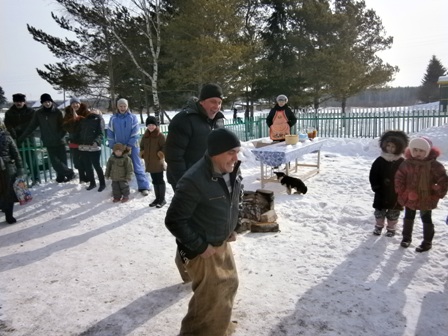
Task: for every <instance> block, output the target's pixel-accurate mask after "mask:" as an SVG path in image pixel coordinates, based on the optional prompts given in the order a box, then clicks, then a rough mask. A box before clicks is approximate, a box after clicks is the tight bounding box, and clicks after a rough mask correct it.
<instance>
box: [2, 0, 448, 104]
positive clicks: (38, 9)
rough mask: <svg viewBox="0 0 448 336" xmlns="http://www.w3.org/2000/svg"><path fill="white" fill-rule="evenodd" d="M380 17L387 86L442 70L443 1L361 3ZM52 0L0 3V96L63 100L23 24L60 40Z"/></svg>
mask: <svg viewBox="0 0 448 336" xmlns="http://www.w3.org/2000/svg"><path fill="white" fill-rule="evenodd" d="M366 5H367V8H372V9H374V10H375V11H376V13H377V14H378V15H379V17H380V18H381V19H382V22H383V25H384V27H385V30H386V33H387V35H391V36H393V37H394V44H393V46H392V48H391V49H390V50H387V51H385V52H381V53H380V54H379V56H380V57H381V58H382V59H383V60H384V61H385V62H387V63H389V64H391V65H394V66H398V67H399V68H400V72H399V73H398V74H397V75H396V77H395V80H394V81H393V82H391V83H389V85H391V86H419V85H420V84H421V80H422V78H423V75H424V73H425V72H426V67H427V66H428V63H429V61H430V59H431V58H432V55H436V57H438V58H439V60H440V61H441V62H442V64H443V65H444V66H445V67H448V43H446V41H448V20H447V19H446V13H447V12H448V2H447V1H445V0H427V1H425V2H424V4H422V2H421V1H418V0H366ZM59 10H60V7H59V5H58V4H57V3H56V2H55V1H54V0H2V1H1V2H0V45H1V46H2V56H1V59H0V86H1V87H2V88H3V90H4V91H5V94H6V97H7V98H8V99H11V96H12V94H14V93H17V92H22V93H24V94H26V96H27V99H29V100H36V99H39V97H40V95H41V94H42V93H45V92H47V93H50V94H51V95H52V97H53V99H60V100H62V99H63V92H57V91H55V90H53V88H52V87H51V85H49V84H48V83H47V82H45V81H44V80H43V79H41V78H40V77H39V75H38V74H37V72H36V68H39V69H45V68H44V64H51V63H55V62H57V61H58V60H57V59H55V58H54V57H53V55H52V54H51V53H50V51H49V50H48V49H47V48H46V47H45V46H44V45H42V44H40V43H39V42H36V41H34V40H33V38H32V36H31V35H30V34H29V33H28V30H27V28H26V24H27V23H28V24H30V25H31V26H34V27H36V28H40V29H42V30H44V31H45V32H47V33H50V34H51V35H54V36H59V37H65V36H64V35H63V34H64V32H65V31H63V30H62V29H60V28H59V26H58V25H57V24H56V23H55V22H54V20H53V19H52V18H51V11H55V12H57V13H60V12H59Z"/></svg>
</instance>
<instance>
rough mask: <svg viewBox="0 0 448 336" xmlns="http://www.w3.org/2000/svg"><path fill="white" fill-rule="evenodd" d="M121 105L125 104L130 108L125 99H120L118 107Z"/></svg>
mask: <svg viewBox="0 0 448 336" xmlns="http://www.w3.org/2000/svg"><path fill="white" fill-rule="evenodd" d="M120 104H125V105H126V106H129V103H128V100H127V99H124V98H121V99H118V101H117V106H118V105H120Z"/></svg>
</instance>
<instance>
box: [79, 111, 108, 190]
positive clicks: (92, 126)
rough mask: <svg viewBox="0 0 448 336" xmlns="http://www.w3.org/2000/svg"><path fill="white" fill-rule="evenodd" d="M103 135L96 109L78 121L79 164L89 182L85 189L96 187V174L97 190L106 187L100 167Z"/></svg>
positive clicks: (100, 120)
mask: <svg viewBox="0 0 448 336" xmlns="http://www.w3.org/2000/svg"><path fill="white" fill-rule="evenodd" d="M103 137H104V121H103V117H102V116H101V114H100V113H99V111H98V110H96V109H93V110H91V111H89V112H87V114H86V115H85V117H84V118H82V119H81V120H80V122H79V137H78V143H79V147H78V149H79V154H80V156H81V165H82V166H83V167H84V170H85V173H86V180H87V182H89V183H90V184H89V186H88V187H87V190H92V189H93V188H95V187H96V182H95V176H94V174H93V168H95V171H96V174H97V175H98V180H99V183H100V186H99V187H98V191H103V190H104V189H105V188H106V181H105V179H104V172H103V168H102V167H101V163H100V158H101V144H102V143H103Z"/></svg>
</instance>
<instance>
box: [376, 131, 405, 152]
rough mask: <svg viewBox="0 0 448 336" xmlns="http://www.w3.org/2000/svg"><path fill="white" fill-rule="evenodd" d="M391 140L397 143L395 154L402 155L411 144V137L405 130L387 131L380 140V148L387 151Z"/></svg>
mask: <svg viewBox="0 0 448 336" xmlns="http://www.w3.org/2000/svg"><path fill="white" fill-rule="evenodd" d="M388 142H391V143H393V144H394V145H395V147H396V151H395V153H394V154H395V155H401V154H403V153H404V152H405V149H406V147H407V146H408V144H409V137H408V136H407V134H406V133H404V132H403V131H386V132H384V133H383V134H382V135H381V137H380V140H379V145H380V148H381V150H382V151H383V152H386V146H387V143H388Z"/></svg>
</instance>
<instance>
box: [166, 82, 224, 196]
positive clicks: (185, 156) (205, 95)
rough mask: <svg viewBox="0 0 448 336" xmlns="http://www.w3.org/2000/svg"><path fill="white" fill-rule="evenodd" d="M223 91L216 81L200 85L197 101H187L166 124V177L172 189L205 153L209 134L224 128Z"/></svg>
mask: <svg viewBox="0 0 448 336" xmlns="http://www.w3.org/2000/svg"><path fill="white" fill-rule="evenodd" d="M222 99H223V94H222V89H221V87H219V85H217V84H206V85H204V86H203V87H202V89H201V92H200V94H199V100H196V99H194V100H190V101H189V102H188V103H187V105H186V106H185V107H184V108H183V109H182V110H181V111H180V112H179V113H178V114H176V115H175V116H174V118H173V119H172V120H171V122H170V124H169V126H168V136H167V139H166V145H165V160H166V163H167V172H166V175H167V179H168V183H169V184H171V187H172V188H173V190H175V189H176V184H177V182H178V181H179V179H180V178H181V177H182V175H183V174H184V173H185V172H186V171H187V170H188V168H190V167H191V166H192V165H193V164H195V163H196V162H197V161H198V160H199V159H200V158H201V157H202V156H203V155H204V153H205V150H206V147H207V146H206V145H207V136H208V134H209V133H210V132H211V131H212V130H213V129H216V128H220V127H224V115H223V114H222V112H220V109H221V104H222Z"/></svg>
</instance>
